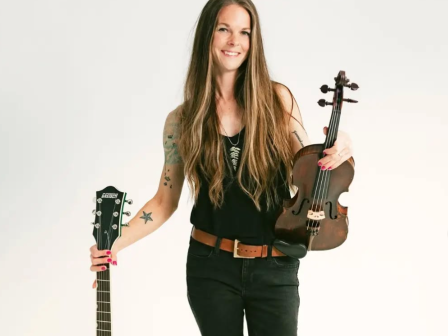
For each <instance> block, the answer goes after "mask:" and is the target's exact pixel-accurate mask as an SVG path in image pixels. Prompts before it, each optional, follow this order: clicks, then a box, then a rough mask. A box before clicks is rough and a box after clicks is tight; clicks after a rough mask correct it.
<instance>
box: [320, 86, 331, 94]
mask: <svg viewBox="0 0 448 336" xmlns="http://www.w3.org/2000/svg"><path fill="white" fill-rule="evenodd" d="M320 91H321V92H322V93H327V92H328V91H334V89H332V88H329V87H328V85H322V86H321V87H320Z"/></svg>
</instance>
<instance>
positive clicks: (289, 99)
mask: <svg viewBox="0 0 448 336" xmlns="http://www.w3.org/2000/svg"><path fill="white" fill-rule="evenodd" d="M272 86H273V88H274V90H275V91H276V92H277V94H278V95H279V97H280V99H281V100H282V103H283V106H284V108H285V110H286V111H287V112H289V113H291V110H292V108H293V105H292V103H293V96H292V93H291V90H289V88H288V87H287V86H286V85H285V84H282V83H279V82H275V81H273V82H272Z"/></svg>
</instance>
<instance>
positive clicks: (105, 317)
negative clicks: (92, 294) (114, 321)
mask: <svg viewBox="0 0 448 336" xmlns="http://www.w3.org/2000/svg"><path fill="white" fill-rule="evenodd" d="M96 320H97V322H100V321H103V322H107V323H111V314H110V312H96Z"/></svg>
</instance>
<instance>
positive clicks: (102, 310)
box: [96, 265, 112, 336]
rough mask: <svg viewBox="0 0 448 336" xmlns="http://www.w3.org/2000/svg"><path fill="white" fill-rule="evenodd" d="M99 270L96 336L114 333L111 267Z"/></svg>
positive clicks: (97, 278)
mask: <svg viewBox="0 0 448 336" xmlns="http://www.w3.org/2000/svg"><path fill="white" fill-rule="evenodd" d="M106 267H107V269H106V270H105V271H102V272H97V275H96V281H97V287H96V302H97V305H96V306H97V309H96V325H97V327H96V336H110V335H112V318H111V310H110V269H109V265H106Z"/></svg>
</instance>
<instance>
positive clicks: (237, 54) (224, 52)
mask: <svg viewBox="0 0 448 336" xmlns="http://www.w3.org/2000/svg"><path fill="white" fill-rule="evenodd" d="M221 52H222V53H223V54H224V56H228V57H237V56H239V55H240V54H241V53H239V52H236V51H229V50H221ZM226 52H230V53H236V55H226Z"/></svg>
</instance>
